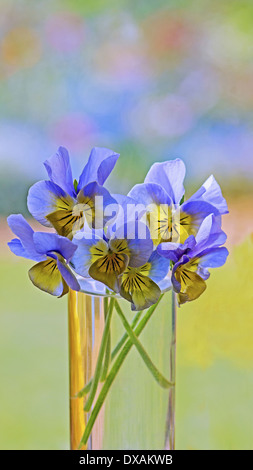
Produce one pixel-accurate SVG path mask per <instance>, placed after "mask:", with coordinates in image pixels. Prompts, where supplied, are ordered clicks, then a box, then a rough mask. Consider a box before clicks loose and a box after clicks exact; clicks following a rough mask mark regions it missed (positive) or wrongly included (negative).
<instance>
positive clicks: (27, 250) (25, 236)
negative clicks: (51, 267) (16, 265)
mask: <svg viewBox="0 0 253 470" xmlns="http://www.w3.org/2000/svg"><path fill="white" fill-rule="evenodd" d="M7 222H8V225H9V227H10V229H11V230H12V232H13V233H14V234H15V235H17V237H19V238H20V243H18V240H17V239H15V240H12V241H11V242H10V243H9V244H8V245H9V248H10V249H11V251H12V252H13V253H14V254H15V255H17V256H23V257H24V258H28V259H32V260H34V261H42V260H44V259H45V257H44V256H41V254H39V253H38V252H37V250H36V248H35V246H34V241H33V234H34V231H33V229H32V227H31V226H30V225H29V224H28V222H26V220H25V218H24V217H23V216H22V215H21V214H12V215H10V216H9V217H8V218H7Z"/></svg>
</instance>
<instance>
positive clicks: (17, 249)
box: [8, 238, 46, 261]
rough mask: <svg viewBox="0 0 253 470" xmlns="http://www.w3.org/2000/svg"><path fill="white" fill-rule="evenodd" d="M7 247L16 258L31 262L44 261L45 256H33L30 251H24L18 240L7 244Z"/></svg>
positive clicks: (15, 239)
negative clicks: (30, 260)
mask: <svg viewBox="0 0 253 470" xmlns="http://www.w3.org/2000/svg"><path fill="white" fill-rule="evenodd" d="M8 247H9V248H10V250H11V251H12V253H14V255H16V256H22V257H23V258H27V259H32V260H33V261H43V260H45V259H46V257H45V256H42V255H38V254H33V253H31V251H26V250H25V249H24V247H23V245H22V243H21V241H20V240H19V239H18V238H14V239H13V240H11V241H10V242H9V243H8Z"/></svg>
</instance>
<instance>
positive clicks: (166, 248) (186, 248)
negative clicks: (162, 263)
mask: <svg viewBox="0 0 253 470" xmlns="http://www.w3.org/2000/svg"><path fill="white" fill-rule="evenodd" d="M195 245H196V240H195V237H194V236H193V235H190V236H189V237H188V238H187V239H186V240H185V242H184V243H183V244H182V243H172V242H166V243H161V244H160V245H158V247H157V251H158V253H159V255H160V256H164V257H165V258H168V259H169V260H171V261H173V263H176V262H177V261H178V260H179V258H181V256H182V255H183V254H186V253H189V252H191V250H193V248H194V247H195Z"/></svg>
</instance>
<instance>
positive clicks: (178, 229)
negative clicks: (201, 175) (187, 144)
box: [129, 159, 228, 245]
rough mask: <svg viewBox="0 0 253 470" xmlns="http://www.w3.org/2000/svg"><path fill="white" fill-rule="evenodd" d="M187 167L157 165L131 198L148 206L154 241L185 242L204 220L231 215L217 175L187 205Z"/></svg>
mask: <svg viewBox="0 0 253 470" xmlns="http://www.w3.org/2000/svg"><path fill="white" fill-rule="evenodd" d="M184 177H185V165H184V163H183V161H182V160H180V159H176V160H169V161H167V162H161V163H155V164H154V165H152V167H151V169H150V170H149V172H148V174H147V176H146V178H145V181H144V183H143V184H137V185H136V186H134V187H133V188H132V190H131V191H130V193H129V196H130V197H132V198H133V199H135V200H137V201H138V202H139V203H141V204H143V205H144V206H146V211H145V212H146V217H147V220H148V223H149V228H150V232H151V236H152V239H153V240H154V243H155V244H156V245H158V244H159V243H162V242H176V243H184V241H185V240H186V239H187V238H188V237H189V236H190V235H196V234H197V231H198V229H199V227H200V225H201V223H202V222H203V220H204V219H205V218H206V217H207V216H208V215H209V214H214V215H216V216H217V217H218V216H220V215H221V214H225V213H227V212H228V209H227V204H226V201H225V199H224V197H223V196H222V193H221V189H220V187H219V185H218V183H217V182H216V180H215V178H214V177H213V176H210V177H209V178H208V179H207V180H206V182H205V183H204V184H203V185H202V186H201V188H200V189H199V190H198V191H197V192H196V193H195V194H194V195H193V196H192V197H191V198H190V199H189V200H188V201H186V202H183V200H184V192H185V190H184V186H183V181H184Z"/></svg>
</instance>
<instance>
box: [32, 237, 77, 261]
mask: <svg viewBox="0 0 253 470" xmlns="http://www.w3.org/2000/svg"><path fill="white" fill-rule="evenodd" d="M33 240H34V245H35V248H36V250H37V252H38V253H41V254H47V255H49V254H50V253H51V252H56V253H59V254H60V255H61V256H62V257H63V258H65V259H66V260H67V261H69V260H70V259H71V258H72V256H73V254H74V253H75V251H76V249H77V247H76V245H74V243H72V242H71V241H70V240H69V239H68V238H65V237H61V236H60V235H57V234H56V233H45V232H35V233H34V235H33Z"/></svg>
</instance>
